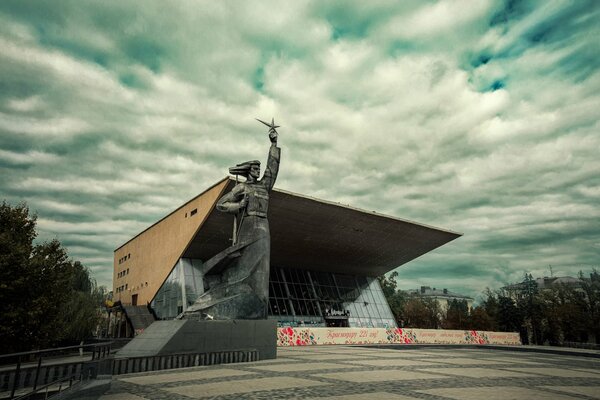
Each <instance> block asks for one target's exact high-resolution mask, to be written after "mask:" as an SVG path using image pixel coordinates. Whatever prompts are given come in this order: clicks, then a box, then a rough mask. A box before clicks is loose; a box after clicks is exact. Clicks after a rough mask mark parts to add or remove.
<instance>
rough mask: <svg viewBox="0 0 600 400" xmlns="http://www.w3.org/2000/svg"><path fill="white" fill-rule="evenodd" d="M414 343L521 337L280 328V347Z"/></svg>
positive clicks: (503, 341) (513, 341)
mask: <svg viewBox="0 0 600 400" xmlns="http://www.w3.org/2000/svg"><path fill="white" fill-rule="evenodd" d="M413 343H414V344H473V345H480V344H497V345H520V344H521V339H520V337H519V334H518V333H516V332H486V331H451V330H443V329H410V328H409V329H404V328H390V329H386V328H303V327H294V328H292V327H285V328H277V346H311V345H320V344H413Z"/></svg>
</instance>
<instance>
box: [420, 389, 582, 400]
mask: <svg viewBox="0 0 600 400" xmlns="http://www.w3.org/2000/svg"><path fill="white" fill-rule="evenodd" d="M418 392H420V393H426V394H433V395H436V396H443V397H449V398H451V399H457V400H481V399H485V400H526V399H532V400H533V399H535V400H573V399H574V397H571V396H568V395H559V394H554V393H548V392H543V391H540V390H535V389H528V388H523V387H511V386H508V387H474V388H457V389H451V388H441V389H428V390H419V391H418Z"/></svg>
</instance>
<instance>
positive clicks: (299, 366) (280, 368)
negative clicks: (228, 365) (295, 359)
mask: <svg viewBox="0 0 600 400" xmlns="http://www.w3.org/2000/svg"><path fill="white" fill-rule="evenodd" d="M252 368H253V369H259V370H262V371H272V372H298V371H313V370H319V369H344V368H356V367H355V366H352V365H347V364H334V363H295V364H284V365H282V364H279V365H265V366H253V367H252Z"/></svg>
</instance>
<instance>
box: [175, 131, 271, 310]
mask: <svg viewBox="0 0 600 400" xmlns="http://www.w3.org/2000/svg"><path fill="white" fill-rule="evenodd" d="M258 121H260V120H258ZM260 122H262V123H263V124H265V125H267V126H268V127H269V139H270V140H271V148H270V150H269V156H268V160H267V166H266V168H265V173H264V175H263V177H262V179H259V176H260V162H259V161H257V160H253V161H247V162H245V163H242V164H238V165H236V166H235V167H231V168H229V173H230V174H232V175H235V176H236V181H237V178H238V176H243V177H245V178H246V181H245V182H241V183H238V184H236V186H235V187H234V188H233V189H232V190H231V191H230V192H229V193H227V194H225V195H224V196H223V197H221V198H220V199H219V201H218V202H217V210H219V211H221V212H226V213H230V214H234V216H235V219H234V230H233V231H234V234H233V243H232V246H230V247H229V248H227V249H225V250H224V251H222V252H220V253H219V254H217V255H216V256H214V257H212V258H211V259H209V260H207V261H206V262H205V263H204V266H203V270H204V273H205V282H207V283H208V286H209V287H208V290H207V291H206V292H205V293H204V294H202V295H200V296H199V297H198V299H197V300H196V302H195V303H194V304H193V305H192V306H191V307H190V308H188V310H187V312H186V313H190V312H192V313H198V312H200V313H201V315H202V316H203V317H204V318H208V319H236V318H237V319H266V318H267V308H268V301H269V267H270V254H271V238H270V234H269V222H268V220H267V211H268V207H269V192H270V191H271V189H272V188H273V185H274V184H275V180H276V179H277V172H278V170H279V160H280V154H281V149H280V148H279V147H277V136H278V134H277V131H276V128H278V127H279V126H276V125H275V123H274V121H273V120H272V121H271V123H270V124H268V123H266V122H263V121H260Z"/></svg>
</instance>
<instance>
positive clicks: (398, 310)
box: [377, 271, 406, 327]
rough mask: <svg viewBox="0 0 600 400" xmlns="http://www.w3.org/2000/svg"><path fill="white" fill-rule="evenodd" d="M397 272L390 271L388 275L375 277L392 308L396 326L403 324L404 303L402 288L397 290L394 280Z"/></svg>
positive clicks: (404, 297)
mask: <svg viewBox="0 0 600 400" xmlns="http://www.w3.org/2000/svg"><path fill="white" fill-rule="evenodd" d="M397 276H398V273H397V272H396V271H394V272H392V273H391V274H390V276H389V277H386V276H385V275H381V276H379V277H378V278H377V279H378V280H379V284H380V286H381V290H382V291H383V295H384V296H385V299H386V300H387V302H388V305H389V306H390V309H391V310H392V314H394V318H395V320H396V323H397V324H398V326H401V327H402V326H404V319H403V318H404V307H405V305H406V294H405V293H404V291H402V290H398V289H397V286H398V283H397V282H396V277H397Z"/></svg>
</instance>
